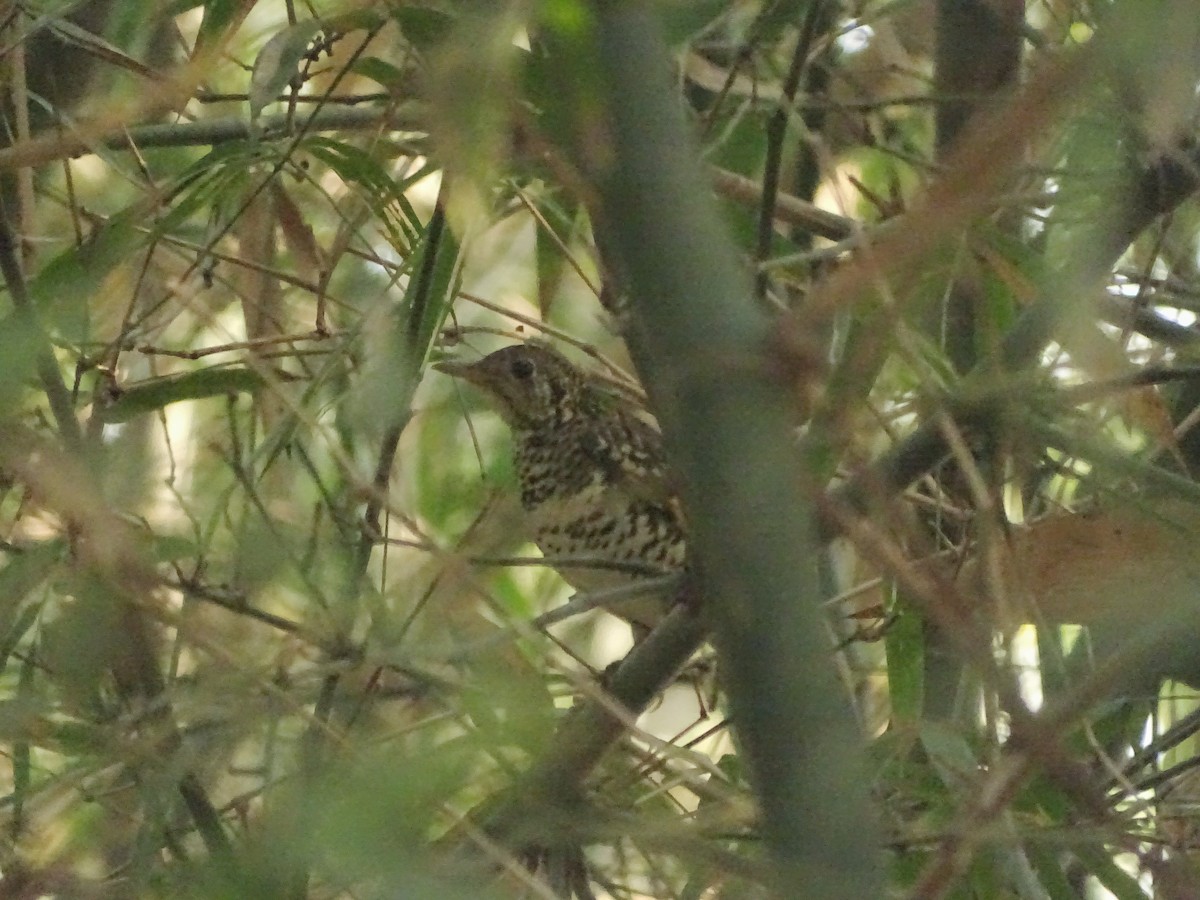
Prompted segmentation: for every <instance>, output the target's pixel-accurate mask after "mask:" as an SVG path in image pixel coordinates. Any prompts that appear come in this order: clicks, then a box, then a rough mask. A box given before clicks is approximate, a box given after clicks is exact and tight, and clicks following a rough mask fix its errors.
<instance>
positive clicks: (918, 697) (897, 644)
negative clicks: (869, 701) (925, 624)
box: [887, 609, 925, 722]
mask: <svg viewBox="0 0 1200 900" xmlns="http://www.w3.org/2000/svg"><path fill="white" fill-rule="evenodd" d="M923 635H924V629H923V628H922V626H921V617H920V616H918V615H916V614H915V613H913V612H912V611H910V610H907V609H902V610H901V611H900V615H899V616H898V617H897V618H896V620H895V621H894V622H893V623H892V624H891V626H890V627H889V628H888V630H887V671H888V688H889V691H888V696H889V697H890V698H891V706H892V719H893V720H894V721H900V722H916V721H917V720H919V719H920V718H921V709H922V703H923V702H924V692H925V641H924V637H923Z"/></svg>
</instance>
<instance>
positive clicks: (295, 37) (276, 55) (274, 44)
mask: <svg viewBox="0 0 1200 900" xmlns="http://www.w3.org/2000/svg"><path fill="white" fill-rule="evenodd" d="M323 28H324V26H323V25H322V23H321V22H319V21H318V20H316V19H306V20H305V21H303V22H297V23H296V24H295V25H292V26H291V27H290V28H285V29H284V30H283V31H280V32H279V33H277V34H276V35H275V36H274V37H272V38H271V39H270V40H269V41H267V43H266V44H265V45H264V46H263V48H262V50H260V51H259V53H258V56H257V57H256V58H255V60H254V69H253V71H251V73H250V91H249V94H250V120H251V121H255V120H257V119H258V117H259V115H261V114H262V111H263V110H264V109H265V108H266V107H267V106H268V105H270V104H271V103H274V102H275V98H276V97H278V96H279V94H280V92H281V91H282V90H283V89H284V88H285V87H286V86H287V84H288V82H289V81H291V80H292V78H293V77H294V76H295V74H296V70H297V68H298V67H299V64H300V60H302V59H304V56H305V54H306V53H308V48H309V45H310V44H312V39H313V38H314V37H315V36H316V35H317V34H319V33H320V32H321V31H322V30H323Z"/></svg>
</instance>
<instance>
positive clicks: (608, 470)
mask: <svg viewBox="0 0 1200 900" xmlns="http://www.w3.org/2000/svg"><path fill="white" fill-rule="evenodd" d="M585 435H586V436H585V438H584V440H583V450H584V452H585V453H586V454H587V456H588V458H589V459H590V460H592V462H594V463H595V464H596V465H597V466H598V467H599V469H600V470H601V471H602V472H603V473H604V475H605V478H606V479H607V481H608V483H609V484H610V485H612V486H615V487H618V488H620V489H621V490H622V491H624V492H625V493H627V494H628V495H630V496H631V497H633V498H636V499H639V500H645V501H646V502H648V503H653V504H658V505H663V506H673V507H677V500H676V491H675V489H674V485H673V484H672V479H671V475H670V471H669V469H668V468H667V460H666V454H665V453H664V452H663V445H662V435H660V434H659V433H658V431H657V430H655V429H654V428H653V427H652V426H651V425H649V424H647V423H646V422H643V421H642V420H641V419H639V418H637V417H636V416H635V415H633V413H632V412H628V411H626V410H623V409H618V410H612V411H610V412H609V414H608V415H606V416H603V417H602V418H601V420H600V421H599V422H598V423H597V427H595V428H589V429H586V430H585Z"/></svg>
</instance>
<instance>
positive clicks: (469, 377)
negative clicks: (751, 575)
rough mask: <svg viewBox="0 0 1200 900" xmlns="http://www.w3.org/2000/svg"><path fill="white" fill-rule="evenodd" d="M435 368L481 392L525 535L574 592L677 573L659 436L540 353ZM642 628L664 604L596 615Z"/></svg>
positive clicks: (676, 536)
mask: <svg viewBox="0 0 1200 900" xmlns="http://www.w3.org/2000/svg"><path fill="white" fill-rule="evenodd" d="M434 367H435V368H436V369H437V370H438V371H440V372H443V373H445V374H447V375H451V376H454V377H456V378H459V379H461V380H462V381H465V382H467V383H468V384H471V385H474V386H475V387H476V388H479V389H482V391H483V392H484V393H485V394H486V395H487V399H488V400H489V401H490V404H491V406H492V407H494V409H495V410H496V411H497V412H498V413H499V414H500V417H501V418H502V419H503V420H504V422H505V423H506V424H507V425H508V427H509V429H510V431H511V432H512V437H513V455H514V463H515V469H516V475H517V481H518V483H519V486H520V491H521V506H522V509H523V510H524V516H525V520H526V524H527V528H528V535H527V537H529V538H530V539H532V541H533V542H534V543H535V544H537V546H538V548H539V549H540V550H541V551H542V554H543V555H544V556H545V557H546V559H547V562H548V563H549V564H550V565H551V566H553V568H554V569H555V570H556V571H557V572H558V573H559V574H560V575H561V576H562V577H563V579H564V580H565V581H566V582H567V583H568V584H569V585H571V587H573V588H575V590H577V591H581V592H585V593H590V592H603V591H606V590H608V589H612V588H617V587H621V586H625V585H631V584H634V583H635V582H637V581H638V580H639V579H646V578H649V577H654V576H655V575H660V576H661V575H669V574H675V573H681V572H683V571H684V569H685V567H686V563H687V548H686V538H685V524H684V519H683V512H682V509H681V507H680V504H679V502H678V499H677V497H676V495H675V492H674V491H673V490H672V489H671V480H670V475H669V471H668V468H667V461H666V454H665V452H664V449H663V442H662V436H661V434H660V433H659V432H658V430H657V429H656V428H655V427H653V426H652V425H651V424H650V423H649V422H647V421H646V420H644V419H643V418H642V417H640V416H639V415H638V411H637V408H636V407H635V406H634V404H633V403H632V401H631V400H629V399H627V398H624V397H620V396H618V395H616V394H615V393H614V392H613V391H611V390H606V389H605V388H603V387H602V386H601V385H600V383H599V381H598V379H597V378H595V377H594V376H589V375H588V374H587V373H586V372H585V371H583V370H581V369H580V368H578V367H576V366H575V365H574V364H573V363H572V362H570V361H569V360H568V359H567V358H566V357H565V356H563V355H562V354H561V353H559V352H558V351H557V350H555V349H553V348H552V347H550V346H549V345H547V344H545V343H542V342H540V341H528V342H525V343H521V344H513V345H510V346H507V347H503V348H501V349H499V350H496V351H494V352H492V353H490V354H488V355H486V356H484V357H483V358H481V359H479V360H477V361H475V362H471V363H464V362H457V361H453V360H445V361H442V362H438V363H435V364H434ZM602 605H604V606H605V608H606V609H608V610H609V611H610V612H613V613H615V614H616V615H618V616H620V617H621V618H623V619H625V620H626V621H629V622H630V623H631V624H633V625H634V629H635V633H636V632H639V631H644V630H648V629H650V628H653V626H654V625H655V624H657V622H658V621H659V620H661V618H662V617H663V615H665V613H666V612H667V610H668V609H669V608H670V605H671V603H670V602H669V596H668V597H664V596H662V594H661V592H660V594H659V595H658V596H652V597H641V598H639V599H638V601H636V602H635V601H623V602H613V603H611V604H602Z"/></svg>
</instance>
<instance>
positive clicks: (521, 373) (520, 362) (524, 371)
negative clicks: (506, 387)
mask: <svg viewBox="0 0 1200 900" xmlns="http://www.w3.org/2000/svg"><path fill="white" fill-rule="evenodd" d="M511 371H512V373H513V377H514V378H519V379H521V380H522V381H524V380H525V379H526V378H529V377H530V376H532V375H533V363H532V362H530V361H529V360H527V359H524V358H522V357H517V358H516V359H514V360H513V361H512V366H511Z"/></svg>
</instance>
